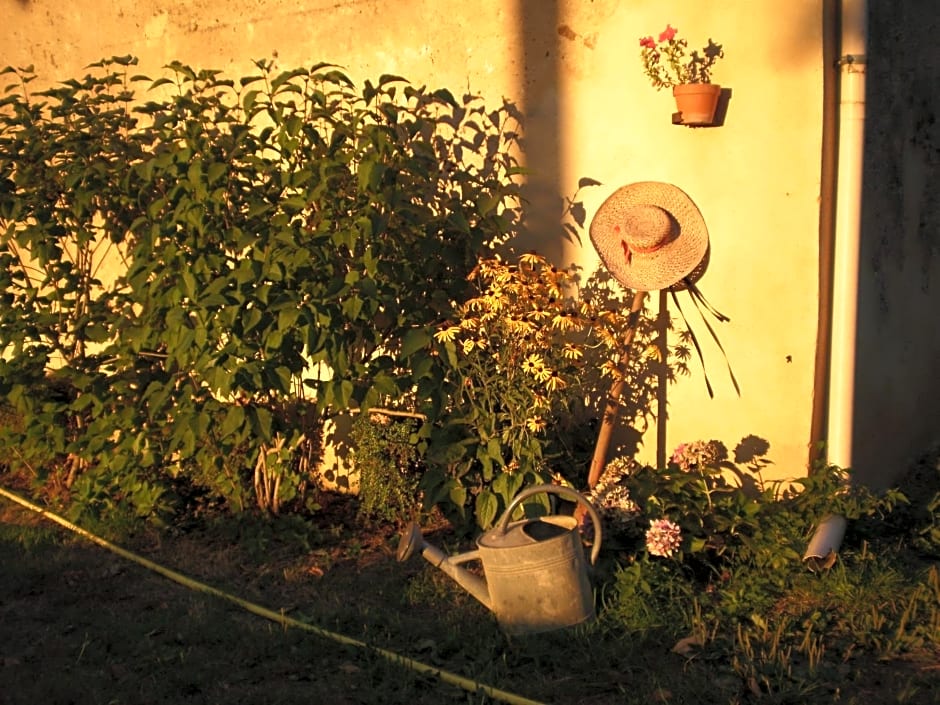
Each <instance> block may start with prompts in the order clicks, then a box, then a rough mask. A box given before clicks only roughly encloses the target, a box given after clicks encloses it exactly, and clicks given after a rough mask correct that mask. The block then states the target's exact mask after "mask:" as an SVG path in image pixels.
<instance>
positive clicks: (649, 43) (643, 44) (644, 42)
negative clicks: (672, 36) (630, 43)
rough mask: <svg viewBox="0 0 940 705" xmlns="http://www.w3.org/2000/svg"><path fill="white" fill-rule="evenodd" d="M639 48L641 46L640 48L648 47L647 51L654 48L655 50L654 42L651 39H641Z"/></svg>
mask: <svg viewBox="0 0 940 705" xmlns="http://www.w3.org/2000/svg"><path fill="white" fill-rule="evenodd" d="M640 46H641V47H648V48H649V49H655V48H656V40H655V39H653V38H652V37H643V38H641V39H640Z"/></svg>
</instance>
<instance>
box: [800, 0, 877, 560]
mask: <svg viewBox="0 0 940 705" xmlns="http://www.w3.org/2000/svg"><path fill="white" fill-rule="evenodd" d="M867 10H868V7H867V1H866V0H842V9H841V24H842V36H841V46H840V56H839V66H840V71H841V81H840V84H839V86H840V88H839V90H840V97H839V145H838V150H839V152H838V163H837V171H836V196H835V197H836V217H835V247H834V254H833V263H834V265H833V266H834V271H833V282H832V287H833V291H832V345H831V350H830V354H829V406H828V427H827V431H826V448H827V459H828V461H829V463H830V464H832V465H837V466H839V467H842V468H850V467H852V462H853V458H852V440H853V439H852V435H853V434H852V431H853V426H854V424H853V420H854V419H853V413H854V408H855V357H856V329H857V318H858V271H859V239H860V238H859V234H860V228H861V205H862V157H863V154H864V138H865V63H866V59H867V46H866V45H867V40H868V27H867ZM845 527H846V519H845V517H843V516H838V515H830V516H828V517H825V518H824V519H823V521H822V522H821V523H820V525H819V527H818V528H817V529H816V533H815V534H814V535H813V538H812V540H811V541H810V543H809V547H808V548H807V550H806V554H805V555H804V557H803V559H804V561H806V562H807V564H808V565H809V566H810V567H814V568H815V567H817V566H820V565H826V563H827V561H828V559H831V558H832V557H834V556H835V554H837V553H838V552H839V547H840V546H841V544H842V538H843V536H844V535H845Z"/></svg>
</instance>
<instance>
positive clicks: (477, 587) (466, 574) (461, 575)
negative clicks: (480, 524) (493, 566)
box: [398, 522, 493, 610]
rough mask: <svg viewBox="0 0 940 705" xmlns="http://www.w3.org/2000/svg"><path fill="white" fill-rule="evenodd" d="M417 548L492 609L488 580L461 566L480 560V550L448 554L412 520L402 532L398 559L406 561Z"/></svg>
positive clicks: (430, 561) (423, 556)
mask: <svg viewBox="0 0 940 705" xmlns="http://www.w3.org/2000/svg"><path fill="white" fill-rule="evenodd" d="M415 550H418V551H420V552H421V557H422V558H424V560H426V561H427V562H428V563H430V564H431V565H433V566H434V567H435V568H439V569H440V570H442V571H443V572H444V573H446V574H447V575H449V576H450V577H451V578H452V579H453V580H455V581H456V582H457V583H458V584H459V585H460V586H461V587H462V588H463V589H464V590H466V591H467V592H469V593H470V594H471V595H473V596H474V597H475V598H476V599H477V600H478V601H479V602H480V604H482V605H483V606H484V607H486V609H488V610H492V609H493V604H492V601H491V600H490V591H489V588H488V587H487V585H486V581H485V580H484V579H483V578H481V577H480V576H478V575H474V574H473V573H471V572H470V571H469V570H467V569H466V568H462V567H461V565H460V564H461V563H467V562H469V561H473V560H478V559H479V557H480V552H479V550H477V551H468V552H466V553H461V554H459V555H457V556H448V555H447V554H446V553H444V552H443V551H442V550H441V549H439V548H437V547H436V546H432V545H431V544H429V543H428V542H427V541H425V540H424V537H423V536H422V535H421V529H419V528H418V525H417V524H416V523H414V522H412V523H411V524H410V525H409V526H408V528H406V529H405V531H404V533H403V534H402V537H401V541H400V542H399V544H398V560H399V561H400V562H404V561H406V560H408V559H409V558H410V557H411V556H412V555H414V552H415Z"/></svg>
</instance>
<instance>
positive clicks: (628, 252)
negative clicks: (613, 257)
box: [618, 228, 666, 264]
mask: <svg viewBox="0 0 940 705" xmlns="http://www.w3.org/2000/svg"><path fill="white" fill-rule="evenodd" d="M618 230H619V228H618ZM665 244H666V243H665V242H658V243H656V244H655V245H653V246H652V247H637V246H636V245H633V246H632V247H631V246H630V245H629V243H627V241H626V240H621V241H620V245H621V246H622V247H623V256H624V257H625V258H626V259H627V264H632V262H633V254H634V253H636V254H638V255H648V254H650V253H653V252H656V250H661V249H662V248H663V246H664V245H665Z"/></svg>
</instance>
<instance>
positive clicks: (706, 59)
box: [640, 24, 725, 90]
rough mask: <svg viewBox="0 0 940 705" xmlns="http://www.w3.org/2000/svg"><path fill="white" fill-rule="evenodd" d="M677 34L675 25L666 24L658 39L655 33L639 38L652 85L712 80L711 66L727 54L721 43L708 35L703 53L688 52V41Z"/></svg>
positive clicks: (644, 67) (643, 59)
mask: <svg viewBox="0 0 940 705" xmlns="http://www.w3.org/2000/svg"><path fill="white" fill-rule="evenodd" d="M676 34H677V30H676V28H675V27H673V26H671V25H668V24H667V25H666V29H664V30H663V31H662V32H660V33H659V41H656V40H655V39H653V37H652V36H649V37H642V38H641V39H640V58H641V59H642V61H643V70H644V71H645V73H646V75H647V77H648V78H649V79H650V82H651V83H652V84H653V87H654V88H656V90H660V89H662V88H669V87H671V86H675V85H679V84H682V83H711V70H712V66H714V65H715V62H716V61H717V60H718V59H720V58H722V57H724V55H725V53H724V51H723V50H722V48H721V45H720V44H715V42H714V41H713V40H712V39H711V38H709V40H708V44H707V45H705V47H704V48H703V49H702V52H701V53H699V52H698V51H693V52H692V53H691V54H688V55H687V54H686V52H687V50H688V42H687V41H686V40H685V39H678V38H677V37H676Z"/></svg>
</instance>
